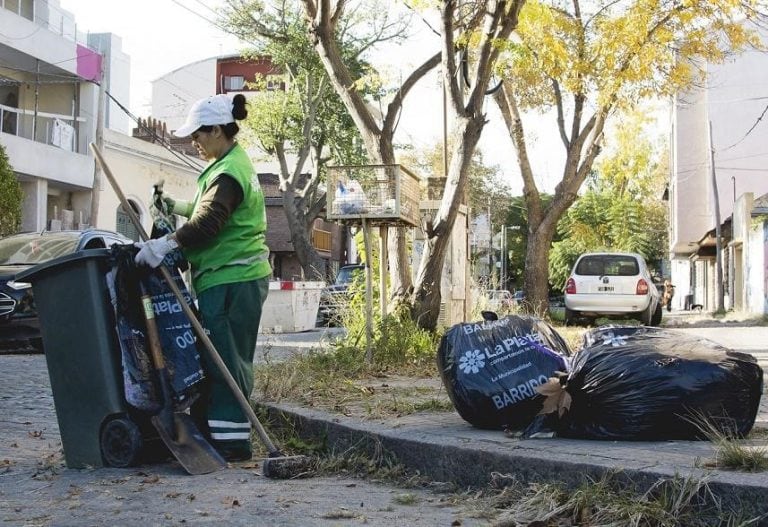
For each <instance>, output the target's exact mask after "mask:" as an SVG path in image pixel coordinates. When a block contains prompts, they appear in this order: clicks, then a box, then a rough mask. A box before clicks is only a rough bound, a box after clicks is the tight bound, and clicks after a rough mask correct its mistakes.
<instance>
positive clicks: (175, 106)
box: [152, 57, 216, 131]
mask: <svg viewBox="0 0 768 527" xmlns="http://www.w3.org/2000/svg"><path fill="white" fill-rule="evenodd" d="M215 93H216V57H212V58H209V59H205V60H201V61H198V62H193V63H192V64H187V65H186V66H183V67H181V68H178V69H176V70H174V71H172V72H170V73H166V74H165V75H163V76H162V77H159V78H157V79H156V80H154V81H152V117H154V118H155V119H159V120H161V121H165V122H166V124H167V125H168V130H169V131H173V130H176V129H178V128H179V127H180V126H181V125H182V124H184V120H185V119H186V116H187V113H188V112H189V109H190V107H191V106H192V104H193V103H194V102H195V101H196V100H198V99H202V98H203V97H207V96H209V95H213V94H215Z"/></svg>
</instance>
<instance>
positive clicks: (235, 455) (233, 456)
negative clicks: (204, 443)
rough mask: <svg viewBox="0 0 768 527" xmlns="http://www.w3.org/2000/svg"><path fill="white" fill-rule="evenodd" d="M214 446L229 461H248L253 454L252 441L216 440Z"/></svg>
mask: <svg viewBox="0 0 768 527" xmlns="http://www.w3.org/2000/svg"><path fill="white" fill-rule="evenodd" d="M213 446H214V448H216V450H217V451H218V452H219V454H221V457H223V458H224V459H225V460H227V461H248V460H249V459H251V457H252V456H253V450H252V449H251V442H250V441H216V442H215V443H214V445H213Z"/></svg>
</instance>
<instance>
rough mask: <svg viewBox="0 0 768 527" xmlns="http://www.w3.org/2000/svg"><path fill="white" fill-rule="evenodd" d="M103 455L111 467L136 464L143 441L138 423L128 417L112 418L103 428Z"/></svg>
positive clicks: (124, 466)
mask: <svg viewBox="0 0 768 527" xmlns="http://www.w3.org/2000/svg"><path fill="white" fill-rule="evenodd" d="M100 439H101V441H100V443H101V455H102V457H103V458H104V461H105V462H106V463H107V465H109V466H110V467H117V468H126V467H130V466H133V465H135V464H136V463H137V462H138V459H139V453H140V452H141V447H142V445H143V441H142V439H141V431H140V430H139V427H138V425H136V423H134V422H133V421H131V420H130V419H128V418H127V417H117V418H114V419H111V420H110V421H108V422H107V424H105V425H104V428H102V430H101V438H100Z"/></svg>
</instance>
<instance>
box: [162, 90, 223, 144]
mask: <svg viewBox="0 0 768 527" xmlns="http://www.w3.org/2000/svg"><path fill="white" fill-rule="evenodd" d="M234 122H235V118H234V117H232V99H230V98H229V96H228V95H224V94H220V95H211V96H210V97H206V98H205V99H200V100H199V101H197V102H196V103H195V104H193V105H192V109H191V110H189V115H187V121H186V122H185V123H184V124H183V125H182V126H181V128H179V129H178V130H174V132H173V135H175V136H176V137H187V136H188V135H191V134H192V133H194V132H195V131H196V130H197V129H198V128H200V127H201V126H213V125H225V124H229V123H234Z"/></svg>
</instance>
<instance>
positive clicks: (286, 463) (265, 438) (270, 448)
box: [90, 143, 312, 479]
mask: <svg viewBox="0 0 768 527" xmlns="http://www.w3.org/2000/svg"><path fill="white" fill-rule="evenodd" d="M90 147H91V151H92V152H93V155H94V156H95V157H96V161H97V162H98V163H99V166H100V167H101V169H102V171H103V172H104V175H106V177H107V180H108V181H109V184H110V185H111V186H112V189H113V190H114V191H115V194H117V197H118V199H119V200H120V204H121V205H122V207H123V210H124V211H125V212H126V213H127V214H128V216H129V217H130V219H131V222H132V223H133V225H134V227H136V230H137V231H138V232H139V236H140V237H141V239H142V240H143V241H146V240H148V239H149V237H148V236H147V232H146V231H145V230H144V227H143V226H142V225H141V222H140V221H139V218H138V217H137V216H136V213H135V212H134V210H133V207H131V205H130V204H129V203H128V200H127V199H126V197H125V194H123V191H122V190H121V189H120V185H118V183H117V180H116V179H115V176H114V175H113V174H112V171H111V170H110V168H109V166H108V165H107V162H106V161H105V160H104V157H103V155H102V154H101V152H100V151H99V149H98V147H97V146H96V145H95V144H93V143H91V144H90ZM158 269H160V272H161V273H162V275H163V279H164V280H165V282H166V283H167V284H168V286H169V287H170V289H171V291H173V294H174V296H175V297H176V299H177V300H178V302H179V305H180V306H181V308H182V309H183V311H184V314H185V315H186V316H187V318H188V319H189V321H190V323H191V324H192V328H193V329H194V331H195V334H196V336H197V338H198V340H199V341H200V342H201V343H202V344H203V349H204V351H205V353H206V357H207V358H208V359H209V360H210V362H211V363H212V364H214V365H215V367H216V369H217V370H218V371H219V373H220V374H221V376H222V378H223V379H224V381H225V382H226V384H227V386H228V387H229V389H230V391H231V392H232V395H234V397H235V399H237V402H238V404H239V405H240V407H241V408H242V410H243V412H244V413H245V415H246V416H247V417H248V420H249V421H250V422H251V424H252V425H253V427H254V428H255V429H256V433H257V434H258V435H259V439H261V442H262V443H263V444H264V446H265V447H266V448H267V452H268V457H267V458H266V459H264V463H263V465H262V474H263V475H264V476H266V477H268V478H273V479H290V478H295V477H299V476H302V475H304V474H306V473H307V472H308V471H309V469H310V468H311V466H312V462H311V460H310V458H308V457H307V456H300V455H299V456H286V455H285V454H283V453H282V452H281V451H280V449H278V448H277V447H276V446H275V444H274V443H273V442H272V440H271V439H270V438H269V435H268V434H267V431H266V430H265V429H264V427H263V426H262V424H261V422H260V421H259V418H258V417H257V416H256V413H255V412H254V411H253V408H251V404H250V403H249V402H248V399H246V397H245V395H243V392H242V391H240V388H239V387H238V386H237V383H236V382H235V379H234V378H233V377H232V374H231V373H230V372H229V370H228V369H227V366H226V365H225V364H224V361H223V360H222V359H221V355H219V352H218V351H217V350H216V347H215V346H214V345H213V342H211V339H210V338H208V335H206V333H205V330H204V329H203V326H202V325H201V324H200V321H198V320H197V317H196V316H195V314H194V312H193V311H192V308H190V307H189V305H188V304H187V301H186V299H185V298H184V294H183V293H182V292H181V290H180V289H179V287H178V286H177V285H176V283H175V282H174V280H173V277H172V276H171V273H170V271H168V269H167V268H166V267H165V266H164V265H160V266H159V267H158Z"/></svg>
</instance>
